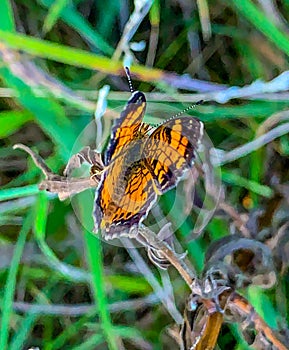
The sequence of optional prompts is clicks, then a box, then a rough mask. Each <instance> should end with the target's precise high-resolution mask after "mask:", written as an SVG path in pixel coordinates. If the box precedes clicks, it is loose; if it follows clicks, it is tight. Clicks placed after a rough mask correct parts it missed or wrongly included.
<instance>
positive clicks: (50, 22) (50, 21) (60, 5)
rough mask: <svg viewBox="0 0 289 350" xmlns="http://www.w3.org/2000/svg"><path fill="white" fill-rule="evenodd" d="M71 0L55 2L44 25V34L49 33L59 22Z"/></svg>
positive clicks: (57, 0)
mask: <svg viewBox="0 0 289 350" xmlns="http://www.w3.org/2000/svg"><path fill="white" fill-rule="evenodd" d="M69 2H70V0H55V1H54V2H53V3H52V5H51V6H50V8H49V11H48V14H47V16H46V17H45V20H44V23H43V32H44V33H47V32H49V31H50V30H51V28H52V27H53V26H54V24H55V23H56V22H57V20H58V18H59V17H60V15H61V12H62V11H63V9H64V8H65V7H66V6H67V5H68V4H69Z"/></svg>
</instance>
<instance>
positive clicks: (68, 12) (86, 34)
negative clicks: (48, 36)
mask: <svg viewBox="0 0 289 350" xmlns="http://www.w3.org/2000/svg"><path fill="white" fill-rule="evenodd" d="M38 1H39V2H40V3H41V4H42V5H43V6H45V7H47V8H49V7H50V6H51V5H52V4H53V0H38ZM60 18H61V19H62V20H63V21H64V22H65V23H66V24H67V25H69V26H70V27H72V28H73V29H74V30H76V31H77V32H78V33H79V34H80V35H81V36H82V37H83V38H85V39H86V40H87V41H88V42H89V43H91V44H92V45H94V46H95V47H96V48H98V49H99V50H100V51H102V52H103V53H104V54H106V55H108V56H111V55H112V54H113V52H114V49H113V47H112V46H110V45H109V44H108V43H107V42H106V41H105V40H104V38H103V37H102V36H101V35H100V34H99V33H98V32H97V31H96V29H95V28H92V27H91V25H90V24H89V23H88V22H87V21H86V20H85V19H84V18H83V17H82V16H81V15H80V14H79V13H78V12H77V10H76V9H75V8H74V7H73V6H72V5H71V6H67V7H65V8H63V9H62V11H61V13H60Z"/></svg>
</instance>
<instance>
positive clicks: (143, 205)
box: [94, 157, 157, 239]
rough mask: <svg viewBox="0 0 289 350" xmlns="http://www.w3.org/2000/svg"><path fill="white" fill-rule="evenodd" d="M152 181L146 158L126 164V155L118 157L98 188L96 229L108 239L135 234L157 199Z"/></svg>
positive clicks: (95, 209)
mask: <svg viewBox="0 0 289 350" xmlns="http://www.w3.org/2000/svg"><path fill="white" fill-rule="evenodd" d="M153 181H154V180H153V175H152V174H151V172H150V171H149V169H148V168H147V166H146V165H145V163H144V160H142V159H141V160H136V161H135V162H131V163H130V164H128V165H127V164H126V162H125V159H124V158H123V157H118V158H117V159H115V160H114V162H112V164H111V166H110V167H109V169H108V170H107V171H105V172H104V173H103V178H102V181H101V183H100V186H99V188H98V189H97V192H96V196H95V206H94V220H95V231H97V230H98V229H101V231H102V234H103V236H104V238H105V239H112V238H115V237H120V236H128V237H134V236H135V235H136V233H137V227H138V225H139V223H140V222H142V220H143V219H144V218H145V217H146V216H147V214H148V212H149V210H150V208H151V207H152V205H153V204H154V202H155V201H156V199H157V195H156V192H155V190H154V186H153Z"/></svg>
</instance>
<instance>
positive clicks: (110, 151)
mask: <svg viewBox="0 0 289 350" xmlns="http://www.w3.org/2000/svg"><path fill="white" fill-rule="evenodd" d="M145 108H146V98H145V95H144V94H143V93H142V92H140V91H135V92H134V93H133V94H132V96H131V98H130V99H129V100H128V103H127V105H126V107H125V108H124V110H123V111H122V112H121V114H120V117H119V118H118V119H117V120H116V122H115V124H114V125H113V127H112V133H111V137H110V141H109V144H108V147H107V149H106V152H105V154H104V165H105V166H107V165H108V164H109V163H110V162H111V160H112V159H113V158H115V157H117V156H118V155H120V154H121V153H122V152H123V147H124V146H125V145H128V144H129V142H131V141H132V140H133V139H134V138H135V137H136V135H137V133H138V131H139V128H140V126H141V123H142V119H143V116H144V113H145Z"/></svg>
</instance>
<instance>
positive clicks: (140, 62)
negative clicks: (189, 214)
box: [0, 0, 289, 350]
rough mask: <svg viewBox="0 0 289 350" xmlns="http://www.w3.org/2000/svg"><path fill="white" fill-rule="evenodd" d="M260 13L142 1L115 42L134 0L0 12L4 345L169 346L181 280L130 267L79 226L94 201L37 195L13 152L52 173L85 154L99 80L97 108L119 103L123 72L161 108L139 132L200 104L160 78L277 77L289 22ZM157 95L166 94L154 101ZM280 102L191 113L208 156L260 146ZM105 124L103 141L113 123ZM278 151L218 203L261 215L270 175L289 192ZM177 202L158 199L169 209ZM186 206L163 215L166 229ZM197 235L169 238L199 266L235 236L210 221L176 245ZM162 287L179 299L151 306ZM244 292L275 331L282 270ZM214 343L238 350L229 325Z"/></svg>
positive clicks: (252, 100)
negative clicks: (202, 130)
mask: <svg viewBox="0 0 289 350" xmlns="http://www.w3.org/2000/svg"><path fill="white" fill-rule="evenodd" d="M136 3H138V4H141V3H142V1H136ZM143 3H145V2H143ZM269 3H270V4H271V5H272V6H273V5H274V7H273V9H274V12H272V13H270V11H269V10H268V8H266V4H268V2H266V1H259V2H258V6H257V5H255V4H254V3H253V2H252V1H250V0H243V1H238V0H234V1H223V0H217V1H215V2H208V4H207V1H206V0H202V1H198V2H185V1H167V2H163V1H154V2H153V4H151V6H149V5H150V2H149V1H148V2H147V4H148V5H147V8H148V14H147V15H145V16H144V18H143V19H142V20H141V21H140V23H137V25H136V31H135V33H134V31H133V30H132V31H131V33H132V34H133V36H132V38H129V40H128V41H127V45H126V46H123V47H121V46H120V45H121V43H122V40H123V39H125V38H126V37H125V35H126V34H127V33H126V32H125V31H124V29H125V28H126V27H125V24H126V23H127V22H128V21H130V20H132V19H133V16H132V13H133V11H134V4H133V2H131V1H129V2H126V1H120V0H108V1H106V2H103V1H97V0H83V1H81V0H71V1H67V0H54V1H52V0H38V1H32V0H25V1H24V0H15V1H10V0H2V1H0V60H1V65H0V80H1V89H0V96H1V99H0V106H1V107H0V108H1V112H0V145H1V148H0V162H1V163H0V164H1V167H0V181H1V190H0V201H1V202H0V224H1V231H0V242H1V245H0V256H1V259H0V266H1V269H0V286H1V288H0V300H1V303H0V325H1V328H0V349H1V350H2V349H3V350H4V349H9V350H19V349H28V348H29V347H30V346H39V348H40V349H41V350H48V349H53V350H56V349H78V350H80V349H81V350H84V349H86V350H88V349H107V348H109V349H122V348H123V346H124V347H125V348H126V349H162V348H163V349H168V348H170V349H172V348H177V345H176V343H174V340H172V338H170V337H169V335H168V331H167V327H168V326H169V325H172V324H174V323H175V322H180V320H181V319H180V317H181V314H180V313H179V311H178V310H182V309H183V307H184V302H185V300H186V297H187V296H188V289H187V287H186V286H185V283H184V282H183V280H182V279H181V277H180V276H179V275H178V274H177V273H176V272H175V271H174V270H173V268H170V270H169V272H170V278H171V279H170V282H168V281H169V280H168V275H167V274H166V273H165V272H162V273H160V272H159V271H158V270H157V269H156V268H155V267H154V266H153V265H152V263H151V262H150V261H149V260H148V259H147V257H146V254H145V251H144V250H143V249H142V250H139V252H138V254H139V259H143V260H144V265H143V266H145V267H146V268H147V269H148V270H145V268H144V267H140V266H135V264H134V263H133V261H132V260H131V258H132V256H131V257H129V255H128V254H127V252H126V250H125V249H124V248H121V247H117V246H113V245H110V244H107V243H105V242H102V241H100V240H99V239H98V238H97V237H96V236H95V235H93V234H91V232H89V230H88V228H87V227H88V226H89V224H88V222H90V221H91V211H90V210H88V209H87V207H84V205H83V203H88V202H91V201H92V198H93V197H92V195H91V194H88V193H83V194H82V195H83V196H81V199H80V197H77V198H76V199H75V201H74V202H72V203H70V202H69V201H65V202H60V201H59V200H58V198H56V196H54V195H48V194H47V193H46V192H40V191H39V190H38V188H37V185H36V184H37V183H39V182H40V177H41V176H42V175H41V174H40V171H39V170H38V169H36V167H35V165H34V164H33V162H32V161H31V160H30V159H27V157H26V155H25V154H24V153H22V152H21V151H18V150H13V148H12V146H13V144H15V143H20V142H21V143H23V144H26V145H28V146H29V147H32V148H33V149H34V150H36V151H37V152H39V153H40V154H41V156H42V157H43V158H45V160H46V161H47V164H48V165H49V166H50V167H51V169H53V170H54V171H55V172H57V173H59V174H60V173H61V171H62V170H63V169H64V167H65V165H66V163H67V161H68V159H69V157H70V156H71V154H72V150H73V152H74V151H75V148H78V149H77V150H79V148H80V146H81V143H82V146H84V145H85V144H83V138H84V139H85V137H87V141H88V142H87V144H88V143H89V140H90V138H91V135H90V134H89V132H88V134H85V135H84V136H82V140H81V141H78V143H76V141H77V139H78V137H79V135H80V133H81V132H82V130H84V128H85V127H86V126H87V125H91V124H90V123H91V122H92V121H93V113H94V109H95V105H96V100H97V94H96V92H97V91H98V90H99V89H100V88H101V87H102V86H103V85H104V84H108V85H109V86H110V89H111V92H110V93H109V94H108V97H107V103H108V108H109V109H110V110H113V109H115V108H116V107H118V108H119V107H122V106H123V105H124V103H125V100H126V98H127V96H129V95H128V94H125V93H124V91H128V83H127V81H126V79H125V78H124V77H123V76H124V72H123V69H122V67H123V65H124V63H125V62H131V63H132V64H133V66H132V69H131V70H132V74H133V75H134V74H135V75H136V76H137V77H138V79H137V80H136V81H133V85H134V87H135V88H136V89H137V88H139V89H141V90H142V91H144V92H151V93H152V94H150V95H148V96H149V97H150V98H151V100H152V101H151V102H150V101H149V104H150V103H152V104H154V106H156V107H157V106H158V105H159V107H158V108H157V109H159V113H158V115H159V116H160V117H156V116H154V115H151V114H149V115H148V116H147V117H146V121H147V122H150V123H157V122H159V121H160V119H163V120H164V119H166V118H168V117H171V115H167V114H166V113H164V112H163V110H162V108H163V107H162V105H163V103H166V104H168V105H169V104H171V105H172V106H173V107H174V108H176V109H177V110H179V111H180V110H183V109H184V108H185V107H187V106H189V105H190V104H191V102H189V101H187V102H186V103H183V100H182V94H183V93H186V94H185V95H186V96H188V93H190V94H191V95H192V100H191V101H196V99H194V96H193V95H194V93H193V92H190V91H189V90H187V91H184V90H179V91H177V90H176V89H175V88H173V87H172V86H169V84H168V83H167V81H166V80H165V79H164V80H162V77H163V76H164V75H165V74H166V72H175V73H177V74H179V75H182V74H187V75H190V76H191V77H193V78H196V79H199V81H208V82H212V83H214V84H215V86H216V88H217V87H220V86H222V87H224V86H227V87H229V86H243V85H245V84H250V83H252V82H253V81H255V80H256V79H263V80H265V81H268V80H271V79H273V78H274V77H276V76H277V75H279V74H281V73H282V72H284V71H286V70H288V67H289V64H288V52H289V47H288V42H289V41H288V39H289V34H288V21H289V18H288V11H287V10H288V1H285V0H284V1H278V2H277V3H276V4H274V3H273V2H269ZM202 6H205V7H202ZM207 6H208V7H207ZM206 8H207V10H208V12H206ZM206 16H208V17H206ZM208 28H209V30H208ZM204 38H205V40H204ZM141 41H144V42H145V47H144V49H143V50H140V51H132V50H131V46H130V45H131V43H132V42H133V43H134V44H135V43H139V42H141ZM120 47H121V48H122V49H125V50H124V51H125V52H124V53H123V52H122V50H121V51H120V52H121V54H119V50H120ZM132 47H133V46H132ZM133 67H134V68H133ZM146 77H147V78H146ZM277 90H278V89H277ZM155 92H161V93H162V95H161V96H162V97H156V98H155V97H154V94H153V93H155ZM176 92H178V94H177V96H178V98H177V100H176V101H175V102H171V100H170V98H169V97H170V96H174V94H175V93H176ZM197 92H198V91H197ZM277 92H278V91H277ZM260 93H261V92H260ZM273 95H274V96H273ZM155 96H160V95H155ZM288 96H289V95H287V94H286V93H282V94H280V95H279V98H278V94H274V91H273V92H272V96H270V94H268V97H267V96H262V97H260V98H258V97H256V96H252V97H246V98H244V99H237V100H236V99H235V100H231V101H229V102H228V103H227V104H226V105H220V104H217V103H216V102H206V103H204V104H203V105H201V106H199V107H198V108H197V109H196V110H194V111H193V112H192V113H191V114H193V115H195V116H197V117H198V118H200V119H201V120H202V121H204V123H205V126H206V132H207V134H208V136H209V137H210V139H211V140H212V142H213V144H214V145H215V147H217V148H220V149H223V150H225V151H230V150H232V149H233V148H236V147H238V146H241V145H243V144H246V143H248V142H250V141H252V140H253V139H254V138H256V137H258V136H259V133H260V130H261V129H260V128H262V127H263V123H264V122H265V121H266V120H268V119H269V118H270V117H272V115H273V116H274V115H277V114H278V113H280V112H284V111H286V110H287V109H288ZM150 98H149V100H150ZM197 99H198V98H197ZM276 118H277V117H276ZM277 119H278V118H277ZM281 119H282V118H281ZM285 119H286V118H285ZM287 119H288V117H287ZM103 127H104V131H108V133H109V128H110V120H108V119H106V120H105V121H104V123H103ZM75 144H76V146H75ZM288 145H289V144H288V136H287V135H284V136H283V137H282V138H281V139H277V140H275V141H273V142H271V143H270V144H268V145H266V146H265V147H262V148H261V149H258V150H256V151H254V152H250V153H249V154H247V155H246V156H244V157H241V158H239V159H237V160H235V161H233V162H230V163H228V164H225V165H224V166H222V181H223V185H224V189H225V194H226V201H227V202H228V203H230V205H232V206H233V207H234V208H235V209H236V210H237V211H239V212H240V213H246V214H250V213H252V212H254V211H257V210H263V209H264V207H265V206H266V204H267V203H268V201H269V200H270V198H272V197H274V196H275V195H276V192H277V191H276V190H275V188H274V187H272V182H271V179H272V178H273V177H275V178H278V181H279V183H286V181H288V153H289V147H288ZM174 193H175V192H174V191H172V192H170V193H168V194H167V195H166V200H164V201H163V202H161V205H162V209H163V210H164V212H166V211H169V208H166V205H167V203H170V201H171V200H173V199H170V198H174ZM170 196H171V197H170ZM90 205H92V204H90ZM75 209H76V212H77V214H78V217H76V214H75ZM181 210H182V209H180V208H178V207H177V208H175V209H174V212H173V213H170V215H172V216H175V217H176V218H177V217H178V215H179V212H178V211H181ZM78 220H80V221H78ZM192 229H193V220H192V218H189V219H188V220H186V221H185V222H184V223H183V224H182V225H181V226H180V227H179V229H178V230H177V232H176V236H177V238H178V240H179V242H180V244H181V245H182V247H183V250H187V251H188V258H189V260H190V261H191V262H192V263H193V264H194V266H195V268H196V269H197V271H201V269H202V264H203V260H204V255H205V252H206V249H207V247H208V245H209V243H210V241H213V240H215V239H217V238H219V237H222V236H225V235H228V234H230V233H231V231H230V230H231V229H230V219H229V218H228V217H226V216H224V215H222V216H216V217H214V218H213V219H212V220H211V222H210V223H209V224H208V226H207V227H206V229H205V232H204V233H203V234H202V235H201V237H199V238H198V239H196V240H189V239H187V238H186V237H188V235H189V234H190V232H191V231H192ZM133 259H134V262H136V260H135V259H136V258H133ZM138 268H139V269H140V271H139V270H138ZM141 272H142V273H144V274H142V273H141ZM170 283H171V284H170ZM168 286H171V288H173V290H174V292H173V293H174V295H175V300H170V301H171V303H172V305H168V301H167V300H168V299H166V301H165V302H164V301H161V300H160V299H161V296H162V293H165V292H167V293H168V294H167V295H169V297H171V296H172V294H170V293H172V291H171V290H169V289H170V288H168ZM252 288H253V289H249V290H245V291H243V293H244V294H245V295H246V296H247V297H248V298H249V300H250V301H251V302H252V304H253V305H254V306H255V307H256V308H257V310H258V312H260V314H261V316H262V317H264V319H265V320H266V322H267V323H268V324H269V325H270V326H272V327H276V325H277V321H280V320H281V319H282V322H283V321H284V320H287V321H288V306H287V303H285V304H284V302H286V301H287V295H288V271H287V268H285V269H283V270H282V273H281V274H280V278H279V282H278V285H277V287H275V288H274V289H273V290H271V291H270V292H268V291H262V290H260V289H257V288H256V287H252ZM254 288H256V289H254ZM167 298H168V297H167ZM37 305H38V306H39V305H40V309H39V308H38V309H37V308H34V307H35V306H37ZM260 305H261V306H260ZM41 306H42V309H41ZM172 344H174V345H172ZM218 346H219V348H220V349H228V348H230V349H233V348H234V349H236V350H237V349H238V350H241V349H247V348H249V347H248V346H247V345H246V344H245V342H244V340H243V339H242V337H241V335H240V331H239V330H238V327H235V325H229V326H224V327H223V329H222V332H221V335H220V337H219V342H218Z"/></svg>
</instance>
